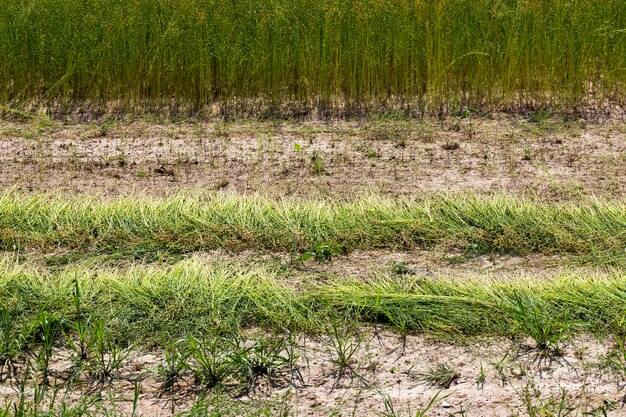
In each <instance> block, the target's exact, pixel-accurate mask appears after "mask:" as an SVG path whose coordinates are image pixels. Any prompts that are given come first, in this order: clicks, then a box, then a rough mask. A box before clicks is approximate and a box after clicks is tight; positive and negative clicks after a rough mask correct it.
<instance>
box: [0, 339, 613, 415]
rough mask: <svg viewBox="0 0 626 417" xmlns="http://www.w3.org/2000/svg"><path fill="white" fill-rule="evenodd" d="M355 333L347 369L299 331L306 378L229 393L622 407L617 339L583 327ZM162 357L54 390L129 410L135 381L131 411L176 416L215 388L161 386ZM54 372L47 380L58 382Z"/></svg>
mask: <svg viewBox="0 0 626 417" xmlns="http://www.w3.org/2000/svg"><path fill="white" fill-rule="evenodd" d="M349 343H354V344H356V346H357V349H356V353H355V354H354V356H353V357H352V358H351V359H350V360H349V361H348V363H347V364H346V367H345V369H344V370H343V371H341V370H340V368H339V367H338V365H337V363H338V362H337V352H336V350H335V349H333V343H332V342H331V341H330V339H329V338H328V337H327V336H322V337H309V336H307V337H300V338H299V339H298V343H297V351H298V355H299V357H300V359H299V360H298V362H297V367H298V370H299V373H300V375H301V378H299V377H298V378H295V377H294V376H293V375H294V374H290V375H291V376H283V377H282V378H278V379H276V380H274V381H273V382H272V383H271V384H270V383H259V384H256V385H255V386H254V389H252V390H250V391H241V390H234V391H230V392H228V391H226V395H228V396H229V398H231V399H232V401H233V403H237V402H242V403H248V404H254V403H255V401H259V400H275V401H277V402H281V403H284V404H285V405H287V406H288V408H289V409H290V410H291V412H290V413H289V414H288V415H298V416H328V415H337V416H348V415H367V416H375V415H378V416H381V415H382V416H394V415H395V416H409V415H410V416H414V415H415V413H416V411H418V410H419V409H424V407H426V406H427V404H428V403H429V402H430V401H431V399H433V398H434V397H435V396H437V399H436V401H435V402H434V404H433V406H432V408H431V409H430V412H429V414H428V415H429V416H441V417H443V416H446V417H449V416H493V417H513V416H527V415H532V416H539V415H558V414H554V413H556V410H557V409H558V407H559V404H562V405H564V406H565V409H572V410H575V413H574V414H573V415H598V416H601V415H604V416H606V415H609V416H619V415H623V413H624V412H625V410H624V392H623V389H622V387H623V383H624V374H623V373H620V372H617V371H616V370H615V369H614V368H611V366H610V361H609V359H608V358H609V357H610V352H611V351H612V350H613V349H614V348H615V346H614V345H613V343H612V342H610V341H609V342H607V341H599V340H596V339H593V338H591V337H586V336H579V337H577V338H575V339H571V340H568V341H565V342H563V344H562V345H561V346H560V347H559V351H558V352H556V353H551V354H540V353H539V352H538V351H537V350H536V349H534V348H533V346H532V342H531V341H528V340H508V339H483V340H474V341H472V344H465V343H461V342H458V343H452V342H443V341H437V340H433V339H431V338H427V337H422V336H410V335H409V336H408V337H407V338H406V339H401V338H400V337H399V336H398V335H396V334H393V333H390V332H387V331H378V330H376V329H361V331H360V333H359V334H357V335H352V336H350V339H349ZM68 358H69V356H68V354H67V353H61V354H60V355H58V357H57V358H56V359H55V360H54V361H53V363H52V366H51V368H52V369H53V373H55V374H57V375H61V374H63V373H66V372H68V371H67V370H68V368H69V367H70V361H69V360H68ZM163 359H164V357H163V353H162V352H140V351H136V352H134V353H133V354H132V355H131V356H129V357H128V358H127V359H126V360H125V361H124V363H123V365H122V370H121V373H120V376H119V378H118V379H115V380H114V381H113V382H112V383H111V384H108V383H107V384H106V385H103V386H96V385H94V384H93V383H89V381H88V380H76V381H74V383H73V384H72V385H64V386H63V388H62V389H59V390H58V391H59V394H57V399H60V398H65V399H66V400H67V399H69V401H70V402H72V401H74V402H78V401H79V400H80V399H81V398H83V399H84V398H85V397H86V396H95V397H98V396H99V397H101V398H102V399H104V400H106V401H110V402H111V404H113V407H114V408H115V409H117V410H119V411H121V412H122V415H131V414H132V410H133V399H134V392H135V387H136V386H137V387H139V388H138V400H137V405H136V409H135V412H134V414H133V415H145V416H171V415H176V414H178V413H180V412H181V411H184V410H187V409H189V408H190V407H192V406H193V404H194V403H195V402H196V401H198V399H199V398H203V397H204V398H207V396H208V398H210V397H211V396H212V395H216V394H215V391H211V390H206V388H204V389H203V388H201V387H200V386H199V385H196V384H195V383H194V379H193V377H192V376H190V375H186V376H184V377H183V378H182V380H181V381H180V382H179V383H178V384H177V385H176V389H175V390H174V391H168V392H164V391H163V386H164V385H163V378H162V377H160V376H159V373H158V369H159V365H160V364H161V363H162V361H163ZM56 382H58V381H56V380H55V379H52V380H51V384H52V385H54V384H55V383H56ZM136 382H138V384H137V385H136ZM68 387H69V388H68ZM50 389H51V390H52V389H53V388H50ZM19 391H20V390H19V388H18V386H17V383H16V380H13V379H9V380H7V381H5V382H4V383H3V384H1V385H0V393H1V395H0V405H1V404H3V403H5V404H6V403H7V402H9V401H14V400H16V399H17V397H18V395H19ZM24 392H25V393H26V396H27V397H28V396H29V395H33V394H34V388H33V387H28V386H27V387H26V389H25V391H24ZM392 410H393V413H392ZM541 410H543V411H542V412H543V413H544V414H541V413H539V412H540V411H541ZM551 410H552V411H551ZM550 412H554V413H553V414H549V413H550ZM464 413H465V414H464ZM546 413H548V414H546ZM576 413H577V414H576ZM584 413H589V414H584ZM229 415H230V414H229ZM263 415H265V414H263ZM281 415H282V414H281ZM562 415H564V414H562Z"/></svg>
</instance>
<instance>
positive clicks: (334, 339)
mask: <svg viewBox="0 0 626 417" xmlns="http://www.w3.org/2000/svg"><path fill="white" fill-rule="evenodd" d="M328 321H329V322H330V326H326V327H325V332H326V334H327V335H328V337H329V340H330V347H331V350H332V352H333V354H334V358H333V362H334V363H335V365H337V367H338V372H337V375H338V376H337V379H340V378H341V377H342V376H343V375H344V373H345V371H346V369H348V368H349V367H350V366H351V365H352V361H353V360H354V355H355V354H356V353H357V351H358V350H359V347H360V346H361V341H362V336H360V335H355V334H354V332H352V331H350V329H349V326H347V325H346V323H345V322H340V321H339V319H338V318H337V317H335V316H334V315H330V316H329V320H328Z"/></svg>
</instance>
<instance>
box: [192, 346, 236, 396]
mask: <svg viewBox="0 0 626 417" xmlns="http://www.w3.org/2000/svg"><path fill="white" fill-rule="evenodd" d="M187 343H188V346H189V356H190V358H191V359H192V360H193V363H192V364H191V365H190V366H189V367H190V369H191V371H192V372H193V374H194V376H195V380H196V384H200V385H202V386H204V387H206V388H208V389H213V388H217V387H219V386H221V385H222V384H224V382H225V381H226V379H227V378H228V377H229V376H231V373H232V372H233V370H234V368H233V366H232V358H231V348H232V346H231V342H230V341H229V340H227V339H224V338H221V337H214V338H202V339H199V338H197V337H194V336H192V337H190V338H189V339H188V340H187Z"/></svg>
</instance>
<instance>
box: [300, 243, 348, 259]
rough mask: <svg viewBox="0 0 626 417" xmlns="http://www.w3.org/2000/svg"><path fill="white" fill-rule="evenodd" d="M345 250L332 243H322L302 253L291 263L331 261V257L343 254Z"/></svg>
mask: <svg viewBox="0 0 626 417" xmlns="http://www.w3.org/2000/svg"><path fill="white" fill-rule="evenodd" d="M345 253H346V250H345V248H343V247H341V246H339V245H335V244H332V243H327V242H322V243H318V244H317V245H315V246H313V247H312V248H310V249H308V250H307V251H305V252H304V253H302V254H301V255H300V256H298V258H296V259H295V261H293V262H292V263H294V264H301V263H303V262H306V261H308V260H309V259H315V260H316V261H317V262H324V261H327V262H329V261H331V260H332V259H333V256H335V255H339V254H345Z"/></svg>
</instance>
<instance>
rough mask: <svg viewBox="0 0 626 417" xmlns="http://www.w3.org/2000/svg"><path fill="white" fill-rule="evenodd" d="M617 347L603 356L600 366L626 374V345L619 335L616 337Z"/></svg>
mask: <svg viewBox="0 0 626 417" xmlns="http://www.w3.org/2000/svg"><path fill="white" fill-rule="evenodd" d="M614 340H615V347H614V348H613V349H612V350H610V351H609V352H608V353H607V354H606V355H604V356H603V357H602V361H601V364H600V366H601V367H602V368H605V369H610V370H611V371H613V372H615V373H616V374H619V375H626V345H625V343H624V340H623V339H622V338H620V337H618V336H615V337H614Z"/></svg>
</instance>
